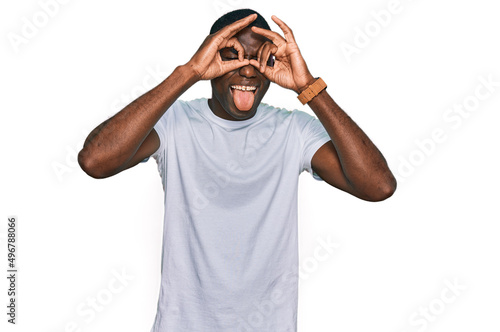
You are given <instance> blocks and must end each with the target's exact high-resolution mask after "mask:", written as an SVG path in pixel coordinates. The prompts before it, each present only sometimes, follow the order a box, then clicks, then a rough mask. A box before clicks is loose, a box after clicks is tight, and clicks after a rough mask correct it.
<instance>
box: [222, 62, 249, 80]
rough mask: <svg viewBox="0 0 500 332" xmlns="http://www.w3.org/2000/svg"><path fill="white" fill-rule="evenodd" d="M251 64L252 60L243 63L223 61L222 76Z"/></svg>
mask: <svg viewBox="0 0 500 332" xmlns="http://www.w3.org/2000/svg"><path fill="white" fill-rule="evenodd" d="M249 64H250V60H248V59H244V60H243V61H222V71H223V73H222V74H221V76H222V75H225V74H227V73H229V72H230V71H233V70H235V69H238V68H241V67H245V66H248V65H249Z"/></svg>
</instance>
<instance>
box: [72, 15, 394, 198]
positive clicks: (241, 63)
mask: <svg viewBox="0 0 500 332" xmlns="http://www.w3.org/2000/svg"><path fill="white" fill-rule="evenodd" d="M255 18H256V15H255V14H254V15H250V16H248V17H246V18H244V19H242V20H239V21H237V22H235V23H233V24H231V25H229V26H226V27H224V28H223V29H221V30H220V31H219V32H217V33H215V34H213V35H210V36H208V37H207V38H206V39H205V41H204V42H203V44H202V45H201V46H200V48H199V49H198V51H197V52H196V53H195V55H194V56H193V57H192V58H191V60H190V61H189V62H188V63H186V64H185V65H183V66H179V67H177V68H176V69H175V70H174V72H173V73H172V74H171V75H170V76H169V77H167V79H165V81H163V82H162V83H160V84H159V85H158V86H157V87H155V88H154V89H152V90H151V91H149V92H148V93H146V94H144V95H143V96H141V97H139V98H138V99H136V100H135V101H133V102H132V103H131V104H130V105H128V106H126V107H125V108H124V109H123V110H121V111H120V112H118V113H117V114H116V115H115V116H114V117H112V118H111V119H109V120H107V121H105V122H103V123H102V124H101V125H99V126H98V127H97V128H96V129H94V130H93V131H92V132H91V133H90V135H89V137H88V138H87V140H86V142H85V144H84V148H83V149H82V150H81V151H80V153H79V155H78V161H79V163H80V165H81V167H82V169H83V170H84V171H85V172H87V173H88V174H89V175H90V176H93V177H95V178H103V177H108V176H112V175H114V174H117V173H119V172H121V171H122V170H124V169H127V168H130V167H132V166H134V165H136V164H138V163H139V162H140V161H141V160H143V159H144V158H146V157H148V156H150V155H151V154H153V153H154V152H155V151H156V150H157V149H158V147H159V144H160V141H159V138H158V135H157V134H156V131H155V130H153V126H154V125H155V124H156V122H157V121H158V120H159V119H160V117H161V116H162V115H163V114H164V113H165V111H166V110H167V109H168V108H169V107H170V106H171V105H172V104H173V103H174V102H175V100H177V99H178V98H179V97H180V96H181V95H182V93H183V92H185V91H186V90H187V89H188V88H189V87H191V86H192V85H193V84H195V83H196V82H197V81H199V80H211V83H212V98H211V99H210V100H209V106H210V108H211V110H212V111H213V112H214V114H215V115H217V116H219V117H221V118H224V119H227V120H234V121H238V120H244V119H249V118H251V117H252V116H254V115H255V112H256V109H257V106H258V105H259V103H260V101H261V100H262V97H263V96H264V95H265V93H266V92H267V89H268V88H269V84H270V82H273V83H275V84H278V85H279V86H281V87H283V88H286V89H291V90H293V91H295V92H296V93H297V94H299V93H301V92H302V91H304V90H305V89H306V88H307V87H308V86H309V85H310V84H312V83H313V82H314V81H315V78H314V77H313V76H312V75H311V73H310V72H309V69H308V68H307V65H306V63H305V61H304V59H303V57H302V55H301V53H300V51H299V48H298V46H297V43H296V42H295V38H294V36H293V32H292V31H291V29H290V28H289V27H288V26H287V25H286V24H285V23H284V22H283V21H281V20H279V19H278V18H277V17H275V16H273V21H274V22H275V23H276V24H277V25H278V26H279V27H280V29H281V30H282V31H283V34H284V36H281V35H280V34H278V33H277V32H273V31H269V30H265V29H261V28H257V27H252V28H247V26H248V24H249V23H250V22H252V21H253V20H255ZM228 50H233V51H232V52H230V53H233V54H237V58H234V55H233V56H231V55H230V53H229V54H228V53H227V51H228ZM221 51H222V55H221ZM223 56H224V58H223ZM270 56H274V57H275V63H274V65H273V66H269V65H268V60H269V57H270ZM228 57H233V58H232V59H227V58H228ZM231 85H245V86H256V87H257V89H256V91H255V100H254V104H253V105H252V107H251V108H250V109H249V110H239V109H238V108H237V107H236V106H235V104H234V102H233V99H232V95H231V93H232V92H231V89H230V86H231ZM308 105H309V106H310V107H311V109H312V110H313V111H314V113H315V114H316V116H317V117H318V119H319V120H320V121H321V123H322V124H323V126H324V127H325V129H326V131H327V132H328V134H329V136H330V138H331V141H329V142H327V143H325V144H324V145H323V146H322V147H321V148H319V149H318V151H316V153H315V154H314V156H313V158H312V160H311V164H312V168H313V170H314V171H315V172H316V173H317V174H318V175H319V176H320V177H321V178H322V179H323V180H325V182H327V183H328V184H330V185H332V186H334V187H336V188H339V189H341V190H343V191H345V192H348V193H350V194H352V195H354V196H356V197H358V198H361V199H363V200H367V201H381V200H384V199H386V198H388V197H390V196H391V195H392V194H393V193H394V191H395V189H396V180H395V178H394V176H393V174H392V173H391V171H390V170H389V168H388V166H387V163H386V160H385V159H384V157H383V155H382V154H381V153H380V151H379V150H378V149H377V148H376V146H375V145H374V144H373V142H372V141H371V140H370V139H369V138H368V136H367V135H366V134H365V133H364V132H363V131H362V130H361V128H359V127H358V126H357V124H356V123H355V122H354V121H353V120H352V119H351V118H350V117H349V116H348V115H347V114H346V113H345V112H344V111H343V110H342V109H341V108H340V107H339V106H338V105H337V104H336V103H335V101H334V100H333V99H332V97H331V96H330V95H329V94H328V92H327V91H326V90H323V91H322V92H320V93H319V94H318V95H317V96H316V97H315V98H314V99H312V100H311V101H310V102H309V103H308Z"/></svg>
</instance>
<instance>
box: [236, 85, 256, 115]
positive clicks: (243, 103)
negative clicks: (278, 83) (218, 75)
mask: <svg viewBox="0 0 500 332" xmlns="http://www.w3.org/2000/svg"><path fill="white" fill-rule="evenodd" d="M233 99H234V104H235V105H236V107H237V108H238V109H239V110H240V111H248V110H250V109H251V108H252V106H253V100H254V94H253V91H241V90H236V89H233Z"/></svg>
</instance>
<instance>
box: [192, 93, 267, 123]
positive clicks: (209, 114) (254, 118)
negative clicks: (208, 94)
mask: <svg viewBox="0 0 500 332" xmlns="http://www.w3.org/2000/svg"><path fill="white" fill-rule="evenodd" d="M200 103H201V108H202V111H203V114H205V116H206V117H207V118H208V119H209V120H210V121H212V122H215V123H217V124H218V125H220V126H222V127H226V128H231V129H235V128H243V127H246V126H248V125H250V124H252V123H254V122H255V121H257V119H258V118H259V117H260V110H259V108H260V105H259V106H258V107H257V111H256V112H255V114H254V116H252V117H251V118H250V119H246V120H240V121H235V120H227V119H223V118H221V117H219V116H217V115H215V114H214V112H212V110H211V109H210V106H209V105H208V98H201V100H200Z"/></svg>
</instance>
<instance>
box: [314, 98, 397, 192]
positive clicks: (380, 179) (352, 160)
mask: <svg viewBox="0 0 500 332" xmlns="http://www.w3.org/2000/svg"><path fill="white" fill-rule="evenodd" d="M308 104H309V106H310V107H311V109H312V110H313V111H314V113H315V114H316V115H317V117H318V119H319V120H320V121H321V123H322V124H323V126H324V127H325V129H326V131H327V132H328V134H329V136H330V138H331V140H332V143H333V145H334V147H335V150H336V152H337V155H338V158H339V161H340V164H341V167H342V171H343V173H344V176H345V178H346V180H347V181H348V183H349V185H350V186H351V187H352V188H353V189H354V190H355V191H356V192H359V193H360V194H361V195H362V196H366V197H370V196H371V195H374V193H376V192H377V191H378V192H380V191H382V192H391V191H394V190H395V188H396V180H395V178H394V176H393V174H392V173H391V171H390V169H389V167H388V165H387V162H386V160H385V158H384V156H383V155H382V153H381V152H380V151H379V150H378V148H377V147H376V146H375V144H373V142H372V141H371V140H370V138H368V136H367V135H366V134H365V133H364V132H363V130H362V129H361V128H360V127H359V126H358V125H357V124H356V123H355V122H354V121H353V120H352V119H351V118H350V117H349V116H348V115H347V114H346V113H345V112H344V111H343V110H342V109H341V108H340V107H339V106H338V105H337V103H336V102H335V101H334V100H333V99H332V98H331V96H330V95H329V94H328V92H327V91H326V90H323V91H322V92H321V93H319V94H318V95H317V96H316V97H315V98H313V99H312V100H311V101H310V102H309V103H308Z"/></svg>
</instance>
